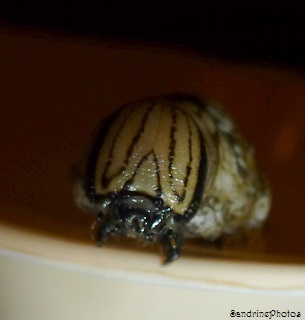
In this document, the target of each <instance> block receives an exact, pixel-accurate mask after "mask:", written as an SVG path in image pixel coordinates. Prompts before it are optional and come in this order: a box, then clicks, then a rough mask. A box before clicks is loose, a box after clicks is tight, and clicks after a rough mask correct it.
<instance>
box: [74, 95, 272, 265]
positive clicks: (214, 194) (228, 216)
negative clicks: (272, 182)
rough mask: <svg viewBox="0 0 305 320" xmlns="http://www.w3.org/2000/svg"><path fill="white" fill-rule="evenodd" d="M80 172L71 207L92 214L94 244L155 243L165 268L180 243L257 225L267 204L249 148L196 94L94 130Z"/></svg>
mask: <svg viewBox="0 0 305 320" xmlns="http://www.w3.org/2000/svg"><path fill="white" fill-rule="evenodd" d="M79 171H80V172H81V174H80V175H79V177H77V179H76V183H75V190H76V202H77V203H78V204H79V205H80V206H81V207H83V208H85V210H86V211H91V212H92V213H93V214H94V215H95V216H96V219H97V221H98V222H99V228H98V232H97V240H98V242H99V243H100V244H101V243H103V242H104V241H105V240H106V238H108V237H109V236H112V235H116V234H122V235H126V236H128V237H135V238H140V239H143V241H149V242H156V241H159V242H160V243H161V245H162V247H163V249H164V251H165V252H166V259H165V263H169V262H171V261H173V260H175V259H177V258H178V257H179V254H180V249H181V246H182V243H183V240H184V238H187V237H202V238H205V239H215V238H218V237H220V236H221V235H222V234H223V233H225V232H231V231H232V230H236V229H239V228H247V227H253V226H254V227H260V226H261V225H262V224H263V223H264V221H265V220H266V218H267V215H268V211H269V207H270V196H269V189H268V187H267V185H266V182H265V180H264V178H263V177H262V176H261V175H260V173H259V171H258V169H257V166H256V162H255V159H254V154H253V149H252V148H251V147H249V146H248V145H247V143H246V142H245V141H244V140H243V138H242V137H241V136H240V134H239V132H238V130H237V129H236V127H235V125H234V123H233V122H232V120H231V119H230V117H229V116H228V115H227V114H226V113H225V112H224V111H222V109H221V108H219V107H217V106H215V105H209V104H207V103H204V102H202V101H201V100H199V99H198V98H196V97H193V96H184V95H171V96H161V97H156V98H150V99H144V100H141V101H138V102H135V103H131V104H128V105H125V106H124V107H122V108H120V109H119V110H118V111H116V112H115V113H113V114H112V115H110V116H109V117H108V118H107V119H105V120H104V121H103V122H102V123H101V124H100V126H99V127H98V129H97V131H96V134H95V136H94V139H93V142H92V144H91V147H90V150H89V154H88V156H87V157H86V159H85V161H84V163H83V165H82V166H81V169H80V170H79Z"/></svg>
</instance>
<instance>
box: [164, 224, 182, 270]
mask: <svg viewBox="0 0 305 320" xmlns="http://www.w3.org/2000/svg"><path fill="white" fill-rule="evenodd" d="M182 243H183V238H182V236H181V235H180V234H179V233H175V232H173V230H171V229H170V230H168V231H167V232H166V234H164V235H163V236H162V237H161V245H162V248H163V251H164V253H165V255H166V259H165V261H164V265H167V264H170V263H171V262H173V261H175V260H177V259H178V258H179V254H180V250H181V247H182Z"/></svg>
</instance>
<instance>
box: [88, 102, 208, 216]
mask: <svg viewBox="0 0 305 320" xmlns="http://www.w3.org/2000/svg"><path fill="white" fill-rule="evenodd" d="M199 108H200V106H199V105H198V104H196V103H195V102H194V101H192V100H188V99H187V98H184V97H159V98H154V99H153V100H144V101H140V102H136V103H133V104H129V105H126V106H124V107H123V108H121V109H119V110H118V111H117V112H115V113H114V114H113V115H111V116H110V117H109V118H107V119H106V120H104V121H103V123H102V124H101V125H100V127H99V129H98V130H97V134H96V136H95V138H94V141H93V145H92V148H91V152H90V154H89V158H88V163H87V171H86V177H87V180H86V190H87V195H88V197H89V198H90V199H92V200H93V201H94V200H96V199H99V198H100V197H105V196H108V195H109V194H111V193H119V192H120V191H122V190H129V191H130V192H135V193H140V194H143V195H147V196H148V197H153V198H156V199H162V201H163V203H164V206H165V207H168V208H170V209H172V210H173V212H175V213H176V214H177V215H179V216H183V217H190V216H192V215H193V214H194V213H195V212H196V210H197V207H198V205H199V203H200V201H201V198H202V195H203V192H204V183H205V175H206V165H207V160H206V150H205V145H204V139H203V136H202V133H201V131H200V128H199V126H198V124H197V122H196V120H195V118H194V116H193V113H194V112H199V111H198V109H199Z"/></svg>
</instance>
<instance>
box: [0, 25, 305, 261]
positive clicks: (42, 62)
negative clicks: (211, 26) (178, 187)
mask: <svg viewBox="0 0 305 320" xmlns="http://www.w3.org/2000/svg"><path fill="white" fill-rule="evenodd" d="M0 57H1V59H0V128H1V131H0V146H1V150H2V152H1V157H0V219H1V220H2V223H10V224H15V225H16V226H17V225H18V226H22V227H27V228H29V227H30V228H32V229H33V230H35V231H39V232H46V233H48V234H50V235H51V236H68V237H70V238H72V239H73V241H74V240H75V241H76V240H82V241H88V243H89V241H90V238H89V234H88V226H89V225H90V223H91V217H89V216H87V215H85V214H83V213H82V212H81V211H79V210H78V209H77V208H75V206H74V204H73V197H72V184H71V179H70V171H71V166H72V164H73V163H74V162H75V161H77V159H78V158H79V156H80V155H81V152H82V150H83V149H84V147H85V145H86V142H87V141H88V139H89V137H90V135H91V132H92V130H93V128H94V127H95V126H96V124H97V123H98V122H99V121H100V120H101V119H102V118H103V117H104V116H105V115H107V114H109V113H110V112H111V111H112V110H114V109H115V108H117V107H118V106H120V105H121V104H123V103H125V102H128V101H132V100H134V99H138V98H141V97H144V96H151V95H155V94H160V93H167V92H173V91H174V92H177V91H178V92H180V91H182V92H187V93H194V94H198V95H200V96H207V97H209V98H211V99H213V100H216V101H219V102H220V103H222V104H223V105H225V106H226V108H227V109H228V110H229V111H230V113H231V114H232V115H233V117H234V118H235V119H236V121H237V123H238V124H239V127H240V128H241V130H242V132H243V133H244V135H245V136H246V138H247V139H248V140H249V141H251V142H252V144H253V145H254V146H255V147H256V150H257V157H258V160H259V162H260V164H261V167H262V168H263V170H264V171H265V172H266V175H267V176H268V177H269V180H270V184H271V187H272V191H273V207H272V212H271V215H270V219H269V222H268V225H267V228H266V253H267V254H269V253H272V254H277V255H282V256H285V257H287V259H288V256H291V255H293V256H299V257H301V256H303V255H304V253H305V232H304V226H305V217H304V215H305V214H304V212H305V211H304V204H305V196H304V190H305V148H304V146H305V129H304V122H305V108H304V103H305V81H304V79H303V77H302V76H301V75H298V74H296V73H293V72H289V71H287V70H280V69H274V68H273V69H272V68H267V67H263V66H255V65H244V64H229V63H224V62H220V61H215V60H211V59H205V58H202V57H199V56H196V55H194V54H190V53H186V52H185V51H181V50H178V49H177V48H170V47H167V48H161V47H153V46H150V47H148V46H146V47H145V46H143V45H139V44H135V43H134V44H129V45H126V44H125V45H122V44H121V45H120V44H119V43H114V42H110V41H102V40H101V39H97V38H90V39H87V40H84V39H82V38H77V37H71V36H70V37H68V36H66V35H65V36H63V35H59V34H51V33H48V32H33V31H27V32H20V30H12V29H5V30H2V32H1V33H0ZM90 244H91V243H90Z"/></svg>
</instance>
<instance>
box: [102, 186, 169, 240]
mask: <svg viewBox="0 0 305 320" xmlns="http://www.w3.org/2000/svg"><path fill="white" fill-rule="evenodd" d="M106 203H108V204H106V205H105V207H104V210H103V212H102V213H101V214H100V217H101V219H102V220H101V221H102V225H103V226H102V227H101V229H103V230H101V233H100V236H101V237H102V238H105V237H106V236H107V234H105V232H106V233H108V234H111V235H112V234H124V235H127V236H129V237H132V238H140V239H146V240H149V241H154V240H156V238H158V237H159V236H161V235H162V233H164V232H165V231H166V229H167V228H168V227H169V226H170V225H172V224H173V213H172V212H171V210H170V209H169V208H166V207H164V205H163V201H162V200H161V199H154V198H152V197H149V196H147V195H143V194H140V193H135V192H128V191H125V192H120V193H118V194H112V195H111V196H110V198H109V199H108V200H107V201H106ZM100 240H102V239H100Z"/></svg>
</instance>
